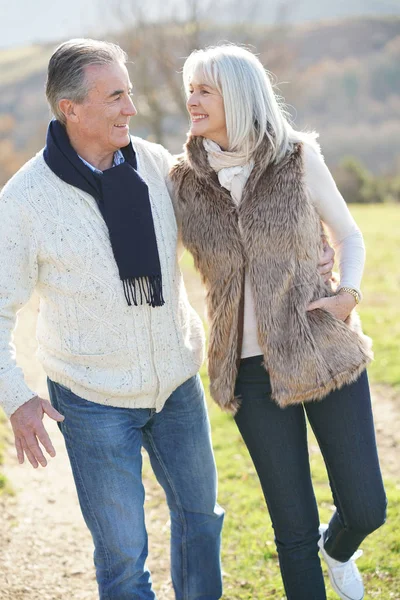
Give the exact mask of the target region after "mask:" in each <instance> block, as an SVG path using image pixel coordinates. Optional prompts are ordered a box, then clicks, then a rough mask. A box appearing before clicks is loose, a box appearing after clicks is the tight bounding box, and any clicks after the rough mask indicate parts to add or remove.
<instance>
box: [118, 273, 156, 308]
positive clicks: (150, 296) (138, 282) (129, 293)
mask: <svg viewBox="0 0 400 600" xmlns="http://www.w3.org/2000/svg"><path fill="white" fill-rule="evenodd" d="M122 283H123V285H124V294H125V298H126V301H127V303H128V305H129V306H132V304H134V305H135V306H138V305H139V304H143V303H144V302H143V299H145V302H146V304H148V305H149V306H152V307H153V308H154V307H155V306H163V305H164V304H165V301H164V298H163V293H162V278H161V275H150V276H147V277H135V278H130V279H123V280H122Z"/></svg>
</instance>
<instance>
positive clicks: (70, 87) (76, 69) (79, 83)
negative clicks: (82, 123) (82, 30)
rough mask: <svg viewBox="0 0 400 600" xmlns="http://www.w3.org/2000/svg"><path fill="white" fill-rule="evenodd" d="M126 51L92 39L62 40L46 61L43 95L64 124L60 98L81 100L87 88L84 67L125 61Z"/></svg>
mask: <svg viewBox="0 0 400 600" xmlns="http://www.w3.org/2000/svg"><path fill="white" fill-rule="evenodd" d="M127 60H128V56H127V54H126V52H124V51H123V50H122V48H120V47H119V46H117V44H112V43H111V42H103V41H100V40H91V39H73V40H69V41H68V42H64V43H63V44H61V46H59V47H58V48H57V49H56V51H55V52H54V53H53V55H52V57H51V58H50V61H49V66H48V70H47V82H46V97H47V101H48V103H49V104H50V108H51V111H52V113H53V115H54V116H55V118H56V119H58V120H59V121H60V122H61V123H63V124H65V122H66V119H65V115H64V113H63V112H62V111H61V110H60V107H59V102H60V100H62V99H64V98H66V99H68V100H72V102H77V103H80V102H83V101H84V100H85V98H86V96H87V94H88V92H89V87H88V83H87V80H86V76H85V69H86V67H88V66H89V65H109V64H112V63H116V62H119V63H123V64H125V63H126V62H127Z"/></svg>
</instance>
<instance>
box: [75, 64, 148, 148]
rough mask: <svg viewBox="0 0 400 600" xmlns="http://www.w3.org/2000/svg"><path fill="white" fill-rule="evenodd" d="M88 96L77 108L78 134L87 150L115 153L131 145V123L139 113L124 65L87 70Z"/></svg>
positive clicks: (91, 67) (93, 67)
mask: <svg viewBox="0 0 400 600" xmlns="http://www.w3.org/2000/svg"><path fill="white" fill-rule="evenodd" d="M85 73H86V80H87V83H88V89H89V93H88V95H87V96H86V98H85V100H84V101H83V102H82V104H75V105H74V112H75V115H76V117H77V123H76V126H77V129H76V131H77V133H78V135H79V137H80V139H81V141H82V142H83V143H84V144H85V145H87V147H88V148H89V147H91V148H96V149H97V150H98V151H99V152H107V153H108V152H115V151H116V150H118V149H119V148H123V147H124V146H127V145H128V144H129V141H130V138H129V121H130V118H131V116H133V115H135V114H136V112H137V111H136V108H135V106H134V104H133V102H132V99H131V92H132V84H131V82H130V80H129V75H128V71H127V69H126V67H125V65H124V64H122V63H119V62H116V63H113V64H110V65H90V66H88V67H86V71H85Z"/></svg>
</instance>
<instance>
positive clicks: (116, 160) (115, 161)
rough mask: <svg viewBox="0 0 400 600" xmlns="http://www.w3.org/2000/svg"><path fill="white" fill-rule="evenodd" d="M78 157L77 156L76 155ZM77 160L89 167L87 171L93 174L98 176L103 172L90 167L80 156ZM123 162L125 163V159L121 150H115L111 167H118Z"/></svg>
mask: <svg viewBox="0 0 400 600" xmlns="http://www.w3.org/2000/svg"><path fill="white" fill-rule="evenodd" d="M78 156H79V154H78ZM79 158H80V159H81V161H82V162H83V163H85V165H86V166H87V167H89V169H90V170H91V171H93V173H97V174H98V175H102V174H103V171H100V169H97V167H94V166H93V165H91V164H90V163H88V161H87V160H85V159H84V158H82V156H79ZM123 162H125V158H124V155H123V154H122V151H121V150H117V151H116V152H114V158H113V164H112V165H111V168H112V167H117V166H118V165H121V164H122V163H123Z"/></svg>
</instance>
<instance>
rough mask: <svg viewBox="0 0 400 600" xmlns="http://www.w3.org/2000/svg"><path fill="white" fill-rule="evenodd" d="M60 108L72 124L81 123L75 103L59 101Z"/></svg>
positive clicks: (64, 99) (65, 100)
mask: <svg viewBox="0 0 400 600" xmlns="http://www.w3.org/2000/svg"><path fill="white" fill-rule="evenodd" d="M58 107H59V109H60V110H61V112H62V113H63V114H64V116H65V118H66V120H67V121H71V123H78V122H79V117H78V115H77V114H76V112H75V102H72V101H71V100H67V99H66V98H63V99H62V100H60V101H59V103H58Z"/></svg>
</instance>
